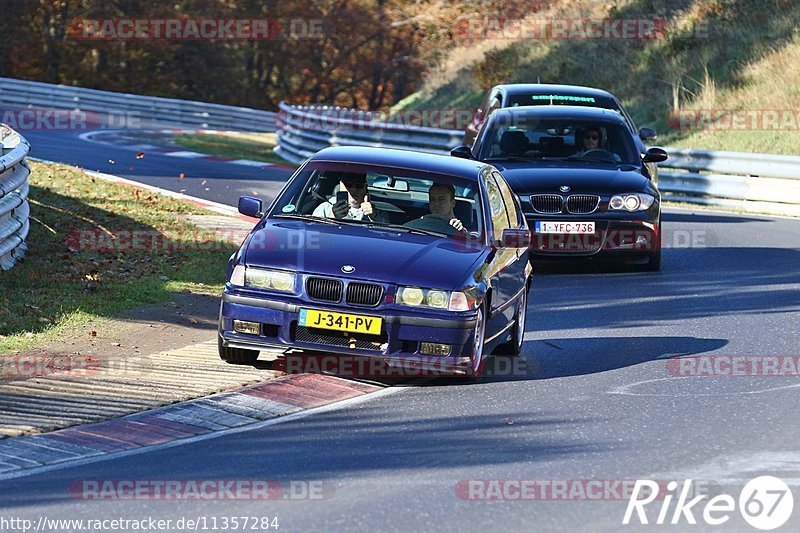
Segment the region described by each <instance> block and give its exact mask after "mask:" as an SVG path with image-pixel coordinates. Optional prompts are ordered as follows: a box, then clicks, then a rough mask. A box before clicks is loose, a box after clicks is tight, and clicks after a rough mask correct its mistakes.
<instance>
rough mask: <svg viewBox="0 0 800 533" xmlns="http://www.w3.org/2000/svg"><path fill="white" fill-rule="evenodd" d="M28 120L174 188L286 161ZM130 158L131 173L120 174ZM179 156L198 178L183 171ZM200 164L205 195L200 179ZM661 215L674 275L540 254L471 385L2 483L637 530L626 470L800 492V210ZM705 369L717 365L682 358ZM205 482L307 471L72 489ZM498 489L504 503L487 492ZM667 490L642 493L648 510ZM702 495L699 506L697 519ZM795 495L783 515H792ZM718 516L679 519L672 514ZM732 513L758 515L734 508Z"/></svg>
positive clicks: (30, 494)
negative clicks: (518, 351) (247, 495)
mask: <svg viewBox="0 0 800 533" xmlns="http://www.w3.org/2000/svg"><path fill="white" fill-rule="evenodd" d="M27 137H28V139H29V140H30V141H31V143H32V144H33V145H34V150H33V155H34V156H35V157H40V158H44V159H53V160H65V161H67V162H70V163H73V164H77V165H80V166H84V167H86V168H91V169H99V170H101V171H103V172H111V173H117V172H118V173H119V174H120V175H123V176H125V177H128V178H131V179H136V180H140V181H142V182H144V183H149V184H153V185H158V186H161V187H165V188H168V189H172V190H179V189H177V188H176V187H178V185H179V183H182V184H184V185H181V186H180V188H187V191H186V192H187V193H188V194H196V195H198V196H203V197H206V198H208V199H212V200H217V201H222V202H225V203H229V204H231V203H232V202H233V201H235V197H236V196H238V195H239V194H241V193H243V191H246V190H248V189H251V188H255V187H256V186H261V187H264V189H263V193H262V195H263V196H266V195H267V194H268V191H269V190H274V189H270V187H274V186H276V185H279V184H280V180H281V179H285V176H286V175H287V173H286V172H285V171H283V174H282V176H280V175H278V173H277V172H276V171H272V172H270V171H269V169H264V170H263V171H259V173H258V174H257V175H253V170H252V169H246V168H244V169H239V168H231V167H232V165H225V164H223V163H216V162H213V161H208V162H205V161H192V160H188V161H180V162H176V161H174V160H169V159H170V158H167V157H161V156H153V157H150V156H146V157H145V158H144V159H142V160H135V158H133V156H130V155H129V154H127V153H125V150H123V149H121V148H117V147H109V146H103V145H99V144H92V143H86V142H84V141H81V140H80V139H78V138H77V137H75V138H70V139H69V140H65V139H62V138H59V137H56V135H54V134H52V133H37V134H28V135H27ZM65 158H67V159H65ZM128 158H131V159H130V160H129V159H128ZM108 159H114V160H115V161H116V163H115V164H114V165H111V164H108V163H105V161H107V160H108ZM129 164H135V165H136V170H135V172H120V167H123V168H128V165H129ZM178 166H180V169H179V168H178ZM177 172H186V175H187V178H186V179H185V180H184V181H182V182H176V177H175V176H176V174H177ZM202 179H207V180H208V182H207V185H206V187H208V186H209V184H210V189H211V190H210V191H199V192H198V190H197V188H198V186H199V185H198V184H197V183H196V181H202ZM186 182H190V187H185V184H186ZM193 187H194V188H193ZM203 192H205V193H207V194H206V195H204V194H202V193H203ZM663 226H664V246H665V249H664V262H663V269H662V272H660V273H631V272H628V271H626V270H624V269H615V268H608V267H604V266H595V265H592V264H588V265H587V264H581V265H578V266H569V267H565V266H563V265H544V266H540V267H537V271H536V272H535V277H534V280H535V281H534V286H533V289H532V293H531V297H530V299H529V310H528V319H527V328H526V330H527V333H526V336H525V340H526V342H525V344H524V347H523V350H524V356H523V357H521V358H520V359H519V360H517V361H512V360H509V359H507V358H495V359H494V360H493V362H492V361H490V363H489V368H490V369H491V371H492V373H493V374H494V375H492V376H489V377H486V378H484V379H482V380H480V381H478V382H476V383H464V382H462V381H461V380H447V379H432V380H427V381H424V382H412V383H409V384H406V385H401V386H399V387H393V388H389V389H386V391H390V392H387V393H385V394H384V393H378V394H375V395H372V396H367V397H366V399H365V400H363V401H361V402H359V403H357V404H347V405H339V406H338V407H336V408H335V409H330V410H326V411H324V412H313V411H311V412H307V413H306V416H302V417H297V418H295V419H289V420H285V421H282V422H281V423H277V424H272V425H264V426H263V427H259V428H255V429H248V430H245V431H240V432H231V433H222V434H219V435H217V436H215V437H214V438H211V439H208V440H203V441H199V442H193V443H188V444H179V445H177V446H172V447H163V448H153V449H150V450H146V451H144V452H142V453H139V454H136V455H130V456H127V457H122V458H116V459H112V460H110V461H104V462H94V463H90V464H86V465H82V466H67V467H65V468H62V469H58V470H53V471H50V472H45V473H40V474H36V475H32V476H29V477H23V478H18V479H14V480H7V481H3V482H0V491H2V494H3V495H4V508H5V509H4V512H5V514H6V515H13V516H17V517H24V518H29V519H31V520H33V521H34V523H36V522H37V521H38V519H39V518H40V517H41V516H46V517H50V518H56V517H57V518H60V519H80V518H82V519H98V518H109V519H110V518H144V517H146V516H152V517H156V518H158V519H165V520H166V519H171V520H173V525H174V524H175V523H176V522H175V521H177V520H179V519H181V518H184V519H195V520H196V519H198V518H199V517H206V524H208V525H209V528H210V525H211V522H210V520H211V518H212V517H215V518H216V519H217V520H218V521H219V520H221V517H233V516H237V517H278V519H279V524H280V529H279V531H317V530H319V531H333V530H335V531H361V530H385V531H438V530H455V531H481V530H493V531H496V530H508V531H518V530H519V531H570V530H575V531H581V530H584V531H585V530H591V531H620V530H622V531H625V530H628V529H629V530H638V529H640V528H641V527H642V526H641V525H639V522H638V520H637V518H636V517H635V515H634V518H633V520H632V524H635V525H631V526H627V527H626V526H622V525H621V523H622V519H623V515H624V513H625V509H626V506H627V499H626V498H622V497H620V496H618V495H617V493H616V492H615V490H616V489H614V487H616V486H617V485H619V483H622V482H625V481H626V480H636V479H652V480H658V481H663V482H666V481H667V480H677V481H679V482H680V483H683V481H684V480H687V479H692V480H694V487H695V488H697V487H698V486H700V487H706V488H708V491H709V492H710V493H713V494H731V495H732V496H733V497H734V499H735V500H737V502H738V497H739V493H740V491H741V490H742V487H743V486H744V484H745V483H746V482H747V481H749V480H750V479H752V478H755V477H757V476H761V475H774V476H777V477H779V478H781V479H783V480H784V481H785V482H786V483H788V484H789V485H790V486H791V487H792V489H793V491H794V493H795V494H796V495H798V496H800V493H798V492H797V490H798V487H800V454H798V453H797V449H798V448H797V440H798V430H797V428H798V427H800V415H799V414H798V409H797V394H798V392H800V382H798V379H797V377H798V373H797V369H795V371H794V374H793V375H787V374H791V368H789V367H786V366H785V365H787V364H788V363H792V361H795V362H796V360H797V356H800V333H799V330H800V328H799V327H798V324H800V268H798V266H800V224H798V221H797V220H791V219H783V218H770V217H762V216H756V215H746V214H717V213H713V212H710V211H696V212H692V211H688V210H667V211H666V212H665V214H664V224H663ZM677 356H684V357H694V358H693V359H686V361H691V362H692V363H693V364H694V365H696V366H692V365H689V364H688V363H687V364H685V365H683V364H681V363H680V360H676V359H672V360H671V361H668V358H674V357H677ZM733 356H747V357H749V358H747V357H745V358H739V359H738V361H740V362H741V361H742V360H746V361H749V363H746V364H752V365H756V364H761V365H763V364H765V363H764V362H765V361H772V362H773V363H775V364H776V365H777V366H776V367H774V368H779V369H781V368H782V369H785V372H783V374H784V375H778V374H780V372H772V373H770V372H759V371H756V372H755V373H756V374H760V375H755V376H754V375H735V376H730V375H719V374H724V373H725V369H728V370H730V369H731V368H733V367H734V366H735V365H736V363H735V362H734V361H735V360H734V359H733ZM778 356H796V357H795V358H794V359H792V358H787V357H778ZM775 361H777V362H775ZM787 361H788V363H787ZM704 364H705V365H706V366H703V365H704ZM742 364H745V363H742ZM740 366H741V365H740ZM692 368H698V369H699V368H706V369H711V370H713V372H712V373H714V372H716V373H717V374H718V375H716V376H694V375H687V374H686V372H689V373H690V372H691V371H692V370H691V369H692ZM748 368H749V367H748ZM684 371H685V372H684ZM734 373H735V372H734ZM744 373H745V374H747V372H744ZM209 479H210V480H231V479H236V480H256V479H262V480H263V479H267V480H277V481H280V482H282V483H283V484H284V486H287V485H289V484H290V483H294V485H292V486H294V487H300V488H299V489H297V491H296V498H295V499H292V498H288V499H284V498H282V497H280V498H278V499H277V500H276V501H258V500H231V499H225V500H221V501H182V502H174V501H164V500H153V499H145V500H112V501H97V502H93V501H87V500H86V499H84V498H82V497H80V495H77V496H76V495H75V494H73V493H70V487H71V486H74V484H75V483H76V482H77V481H79V480H209ZM590 479H591V480H603V481H604V482H605V483H606V484H607V485H608V486H609V487H611V488H609V489H608V490H604V491H603V492H602V494H601V495H600V496H599V497H596V496H597V495H596V494H594V495H592V496H589V495H587V494H588V493H585V494H584V493H582V492H581V491H579V490H577V489H578V488H580V487H581V486H582V487H583V488H585V487H586V480H590ZM491 480H494V481H495V482H496V483H495V486H496V485H497V484H498V483H500V484H501V485H502V486H504V487H506V488H507V489H508V488H509V487H512V488H513V487H514V486H516V485H513V484H509V482H508V480H517V481H520V480H522V481H527V482H528V483H533V484H535V485H536V486H540V487H541V486H548V484H552V482H553V481H554V480H559V481H560V482H567V483H568V484H569V485H568V486H569V487H572V488H571V489H570V490H569V491H568V493H567V495H566V496H564V494H561V495H559V494H557V493H549V492H548V491H545V493H546V495H545V497H544V498H541V497H538V496H539V494H540V493H539V492H536V493H535V494H536V496H537V497H535V498H531V497H525V498H523V499H521V497H520V496H519V491H508V490H507V491H506V492H501V493H492V492H491V491H489V490H488V489H487V487H489V486H490V485H491V484H490V483H489V482H488V481H491ZM614 483H617V485H614ZM303 487H306V488H308V487H315V488H316V489H320V490H317V491H316V492H315V491H314V490H311V491H308V490H307V491H305V492H304V491H303V490H302V489H303ZM312 492H313V493H314V494H316V497H310V494H311V493H312ZM284 494H286V493H284ZM491 494H495V496H497V494H500V495H501V496H500V497H495V498H494V500H498V499H499V500H500V501H485V499H484V498H486V497H488V496H487V495H489V496H491ZM548 494H549V495H548ZM581 494H584V496H583V497H581ZM674 500H677V496H676V497H675V498H674V499H673V502H672V503H671V505H672V508H674V507H675V501H674ZM660 502H661V500H658V503H653V504H652V506H650V507H648V508H647V512H648V517H649V519H650V522H654V521H655V520H656V517H657V515H658V512H659V508H660V506H661V503H660ZM795 502H796V504H797V503H798V502H797V500H795ZM702 505H703V504H700V505H698V506H696V507H695V509H694V517H695V519H696V520H698V522H700V523H701V524H702V516H701V515H702ZM798 512H800V511H798V510H795V513H794V515H795V516H794V517H793V519H792V520H791V521H790V522H789V523H788V524H787V525H786V526H784V527H783V528H782V529H781V530H786V531H789V530H792V529H794V530H796V526H797V524H798V519H797V513H798ZM671 518H672V511H671V510H670V512H669V515H668V518H667V520H669V519H671ZM220 523H221V522H220ZM793 524H794V527H793ZM708 528H709V526H705V525H698V526H694V527H692V526H689V525H688V523H687V521H686V519H685V518H681V521H680V522H679V527H675V526H671V527H668V530H670V531H672V530H697V531H701V530H702V531H705V530H708ZM211 529H214V528H211ZM215 529H217V530H219V529H221V527H217V528H215ZM724 530H725V531H728V530H741V531H755V529H753V528H752V527H751V526H750V525H748V523H747V522H745V520H744V519H743V517H742V515H741V514H740V513H739V511H738V510H735V511H733V512H732V513H730V520H729V522H728V523H726V524H725V527H724Z"/></svg>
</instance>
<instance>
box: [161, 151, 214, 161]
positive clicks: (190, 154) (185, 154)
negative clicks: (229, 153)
mask: <svg viewBox="0 0 800 533" xmlns="http://www.w3.org/2000/svg"><path fill="white" fill-rule="evenodd" d="M161 155H168V156H170V157H188V158H192V159H196V158H199V157H208V154H201V153H200V152H190V151H188V150H185V151H181V152H166V153H164V154H161Z"/></svg>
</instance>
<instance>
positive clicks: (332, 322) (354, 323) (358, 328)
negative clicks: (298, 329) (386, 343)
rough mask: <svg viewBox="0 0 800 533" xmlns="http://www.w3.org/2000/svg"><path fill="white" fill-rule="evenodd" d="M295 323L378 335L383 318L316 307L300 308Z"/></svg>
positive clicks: (309, 326) (310, 326)
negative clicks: (320, 309)
mask: <svg viewBox="0 0 800 533" xmlns="http://www.w3.org/2000/svg"><path fill="white" fill-rule="evenodd" d="M297 323H298V324H299V325H301V326H305V327H307V328H322V329H332V330H335V331H349V332H352V333H367V334H370V335H380V334H381V325H383V319H382V318H380V317H377V316H364V315H350V314H346V313H334V312H332V311H317V310H316V309H301V310H300V318H299V319H298V321H297Z"/></svg>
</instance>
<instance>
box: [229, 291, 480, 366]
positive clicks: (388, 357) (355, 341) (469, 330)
mask: <svg viewBox="0 0 800 533" xmlns="http://www.w3.org/2000/svg"><path fill="white" fill-rule="evenodd" d="M301 309H319V310H325V311H334V312H339V313H350V314H357V315H368V316H375V317H380V318H381V319H382V320H383V325H382V330H381V334H380V335H379V336H378V335H365V334H354V333H344V332H340V331H333V330H322V329H316V328H307V327H303V326H300V325H299V324H298V318H299V315H300V310H301ZM442 313H443V312H440V313H439V314H440V316H436V314H435V313H433V312H431V313H427V312H425V311H421V310H416V309H409V310H408V312H405V310H404V309H398V307H397V306H393V307H391V306H386V305H381V306H378V307H377V308H372V309H363V308H353V307H348V306H343V305H339V304H330V305H328V304H320V303H317V302H314V303H311V302H305V301H301V300H299V299H296V298H295V299H293V298H292V297H287V298H279V297H272V296H269V297H265V296H262V295H257V296H256V295H253V294H247V293H245V292H244V291H241V292H240V291H236V290H232V289H231V288H230V287H226V289H225V290H224V291H223V294H222V303H221V306H220V317H219V334H220V337H221V341H222V344H223V345H224V346H226V347H234V348H244V349H250V350H266V349H270V348H272V349H275V348H278V349H284V350H287V349H299V350H304V351H309V352H314V353H319V352H323V353H325V354H338V355H349V356H354V357H370V358H380V359H382V360H384V361H386V362H387V363H389V364H390V365H397V364H404V365H407V364H412V365H413V364H414V363H415V362H416V363H419V364H420V365H426V364H428V363H431V362H435V363H436V364H435V366H436V367H437V368H443V369H444V368H449V367H452V370H453V371H454V372H459V371H460V370H461V369H463V368H464V367H468V366H469V362H470V358H471V356H472V354H473V334H474V329H475V318H476V315H475V312H471V313H449V314H450V315H451V317H450V318H443V317H442V316H441V314H442ZM234 320H242V321H247V322H255V323H257V324H259V325H260V328H259V330H260V331H259V334H258V335H256V334H246V333H238V332H235V331H234V328H233V321H234ZM422 342H431V343H438V344H448V345H450V346H451V352H450V355H446V356H431V355H425V354H422V353H420V348H421V343H422Z"/></svg>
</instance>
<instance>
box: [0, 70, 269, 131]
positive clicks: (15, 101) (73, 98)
mask: <svg viewBox="0 0 800 533" xmlns="http://www.w3.org/2000/svg"><path fill="white" fill-rule="evenodd" d="M0 107H2V108H4V109H6V110H8V109H11V110H14V109H17V110H23V109H27V108H29V107H35V108H45V109H52V108H55V109H70V110H76V109H77V110H80V111H84V112H85V111H89V112H94V113H102V114H110V115H118V114H122V113H127V114H130V115H131V117H118V118H117V120H118V121H120V122H122V123H123V125H122V126H121V127H129V123H130V122H132V119H136V120H137V121H141V122H143V123H155V124H158V125H165V126H177V127H183V128H185V127H188V128H198V129H218V130H230V131H275V113H273V112H270V111H262V110H258V109H250V108H247V107H235V106H227V105H220V104H209V103H204V102H192V101H189V100H177V99H174V98H158V97H155V96H140V95H136V94H126V93H115V92H110V91H98V90H95V89H86V88H83V87H69V86H66V85H53V84H51V83H40V82H36V81H24V80H17V79H12V78H0ZM101 118H102V117H101ZM112 118H113V117H112ZM112 126H113V124H112ZM137 127H141V126H137Z"/></svg>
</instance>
